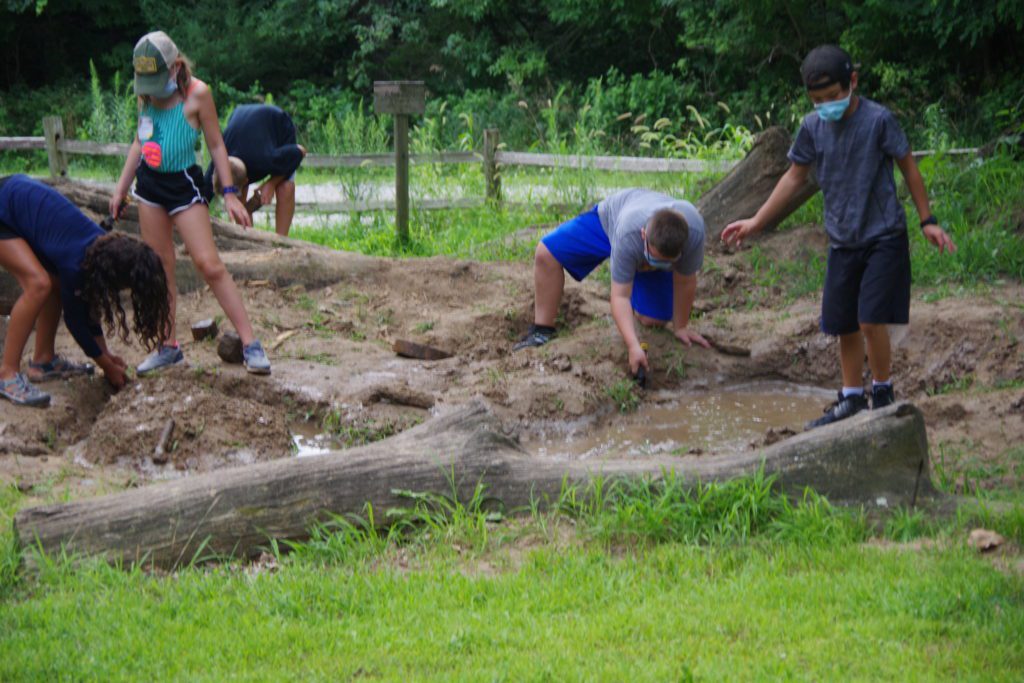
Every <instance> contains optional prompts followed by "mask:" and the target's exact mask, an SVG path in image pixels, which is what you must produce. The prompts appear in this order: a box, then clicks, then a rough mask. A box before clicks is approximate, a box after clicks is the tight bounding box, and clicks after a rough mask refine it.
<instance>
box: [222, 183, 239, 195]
mask: <svg viewBox="0 0 1024 683" xmlns="http://www.w3.org/2000/svg"><path fill="white" fill-rule="evenodd" d="M220 193H221V194H222V195H224V196H225V197H226V196H228V195H229V194H238V188H237V187H235V186H234V185H228V186H227V187H225V188H224V189H223V190H221V191H220Z"/></svg>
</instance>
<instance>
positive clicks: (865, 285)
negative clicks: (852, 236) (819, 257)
mask: <svg viewBox="0 0 1024 683" xmlns="http://www.w3.org/2000/svg"><path fill="white" fill-rule="evenodd" d="M909 322H910V240H909V238H908V237H907V233H906V232H903V233H901V234H899V235H895V236H893V237H885V238H882V239H879V240H876V241H875V242H872V243H871V244H869V245H867V246H864V247H858V248H856V249H841V248H830V249H829V250H828V268H827V270H826V271H825V292H824V294H823V295H822V297H821V331H822V332H824V333H825V334H830V335H841V334H850V333H851V332H856V331H857V330H859V329H860V323H875V324H885V325H906V324H907V323H909Z"/></svg>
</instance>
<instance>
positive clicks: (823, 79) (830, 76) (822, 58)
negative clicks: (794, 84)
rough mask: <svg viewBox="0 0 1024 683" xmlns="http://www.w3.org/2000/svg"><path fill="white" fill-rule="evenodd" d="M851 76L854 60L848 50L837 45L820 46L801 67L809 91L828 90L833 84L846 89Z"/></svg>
mask: <svg viewBox="0 0 1024 683" xmlns="http://www.w3.org/2000/svg"><path fill="white" fill-rule="evenodd" d="M851 74H853V60H852V59H850V55H849V54H848V53H847V52H846V50H844V49H843V48H841V47H838V46H836V45H819V46H818V47H816V48H814V49H813V50H811V51H810V53H809V54H808V55H807V57H805V58H804V63H803V64H802V65H800V76H801V77H802V78H803V79H804V87H806V88H807V89H808V90H819V89H821V88H827V87H828V86H830V85H832V84H833V83H839V84H841V85H842V86H843V87H844V88H845V87H846V86H847V85H849V84H850V75H851Z"/></svg>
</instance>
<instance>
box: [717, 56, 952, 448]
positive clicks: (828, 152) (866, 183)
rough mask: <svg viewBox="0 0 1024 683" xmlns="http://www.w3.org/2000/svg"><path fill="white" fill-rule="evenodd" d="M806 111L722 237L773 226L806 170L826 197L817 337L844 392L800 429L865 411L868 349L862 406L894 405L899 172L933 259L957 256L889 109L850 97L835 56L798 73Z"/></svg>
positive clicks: (905, 281)
mask: <svg viewBox="0 0 1024 683" xmlns="http://www.w3.org/2000/svg"><path fill="white" fill-rule="evenodd" d="M800 75H801V76H802V78H803V82H804V86H805V87H806V88H807V94H808V96H809V97H810V98H811V101H812V102H813V103H814V109H815V113H813V114H808V115H807V117H806V118H804V120H803V123H802V124H801V126H800V130H799V132H798V133H797V136H796V141H795V142H794V143H793V146H792V148H791V149H790V151H789V159H790V161H792V162H793V163H792V165H791V166H790V168H789V170H788V171H786V173H785V174H784V175H783V176H782V178H780V179H779V182H778V184H777V185H776V186H775V189H774V190H773V191H772V194H771V196H770V197H769V198H768V200H767V201H765V203H764V204H763V205H762V206H761V208H760V209H759V210H758V212H757V214H756V215H755V216H754V217H753V218H748V219H746V220H741V221H736V222H735V223H731V224H729V225H728V226H727V227H726V228H725V230H723V231H722V239H723V240H724V241H725V242H727V243H730V244H734V245H738V244H740V243H741V242H742V241H743V239H744V238H745V237H747V236H749V235H752V234H754V233H756V232H758V231H760V230H761V229H763V228H764V226H765V225H768V224H770V223H772V222H774V220H775V218H776V217H777V216H779V214H780V213H781V211H782V209H783V207H785V206H786V204H787V203H788V202H789V201H790V199H791V198H792V197H793V196H794V195H795V194H796V192H797V191H798V189H799V188H801V187H802V186H803V184H804V181H805V180H806V178H807V175H808V172H809V169H810V168H811V166H812V165H814V166H815V173H816V175H817V179H818V184H819V185H820V186H821V191H822V194H823V195H824V198H825V230H826V232H827V233H828V237H829V253H828V267H827V271H826V274H825V290H824V293H823V296H822V302H821V330H822V332H824V333H825V334H829V335H837V336H838V337H839V353H840V364H841V366H842V373H843V388H842V390H841V391H840V392H839V400H838V401H837V402H836V403H835V405H833V406H831V407H830V408H829V409H828V410H827V411H826V413H825V414H824V415H823V416H822V417H820V418H818V419H817V420H814V421H813V422H811V423H809V424H808V425H807V427H808V428H809V429H810V428H813V427H819V426H821V425H825V424H829V423H831V422H835V421H837V420H842V419H844V418H847V417H850V416H851V415H854V414H856V413H858V412H860V411H861V410H864V409H866V408H867V407H868V400H867V397H866V396H865V395H864V387H863V384H862V371H863V363H864V349H865V344H866V346H867V356H868V367H869V368H870V369H871V378H872V388H871V407H872V408H881V407H884V406H887V405H889V404H891V403H892V402H893V401H895V395H894V392H893V388H892V380H891V378H890V371H891V359H892V354H891V349H890V344H889V332H888V328H887V325H906V324H907V323H908V322H909V317H910V246H909V241H908V236H907V218H906V215H905V212H904V211H903V206H902V205H901V203H900V201H899V197H898V196H897V194H896V183H895V180H894V179H893V171H892V167H893V162H894V161H895V163H896V165H897V166H899V168H900V172H901V173H902V174H903V179H904V180H905V181H906V183H907V188H908V189H909V190H910V195H911V197H912V198H913V200H914V206H915V207H916V208H917V213H918V216H919V218H920V221H921V229H922V230H923V232H924V236H925V238H926V239H928V241H929V242H931V243H932V244H934V245H935V246H936V247H938V249H939V251H940V252H945V251H946V250H948V251H949V252H950V253H953V252H954V251H956V246H955V245H954V244H953V241H952V240H951V239H950V238H949V235H947V234H946V232H945V231H944V230H943V229H942V228H941V227H939V224H938V221H937V220H936V219H935V217H934V216H933V215H932V214H931V209H930V208H929V205H928V194H927V192H926V191H925V187H924V181H923V180H922V178H921V173H920V171H918V168H917V164H916V163H915V162H914V157H913V156H912V154H911V151H910V145H909V144H908V143H907V138H906V136H905V135H904V134H903V131H902V130H901V129H900V126H899V123H897V121H896V118H895V117H894V116H893V115H892V112H890V111H889V110H888V109H886V108H885V107H883V106H882V105H880V104H878V103H876V102H873V101H871V100H869V99H866V98H864V97H860V96H858V95H856V94H855V91H856V89H857V72H856V71H855V70H854V68H853V63H852V61H851V59H850V55H848V54H847V53H846V52H845V51H844V50H842V49H840V48H838V47H836V46H834V45H823V46H821V47H817V48H815V49H814V50H812V51H811V52H810V54H808V55H807V58H806V59H805V60H804V63H803V65H802V66H801V68H800Z"/></svg>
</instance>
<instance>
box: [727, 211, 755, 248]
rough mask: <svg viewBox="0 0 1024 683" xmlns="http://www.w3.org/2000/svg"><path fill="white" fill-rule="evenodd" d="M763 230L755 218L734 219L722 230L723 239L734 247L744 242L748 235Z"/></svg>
mask: <svg viewBox="0 0 1024 683" xmlns="http://www.w3.org/2000/svg"><path fill="white" fill-rule="evenodd" d="M760 231H761V226H760V225H758V224H757V222H756V221H755V220H754V219H753V218H746V219H744V220H741V221H734V222H732V223H730V224H729V225H727V226H725V230H723V231H722V241H723V242H725V243H726V244H728V245H729V246H732V247H738V246H739V245H741V244H743V240H745V239H746V238H747V237H749V236H751V235H753V234H755V233H758V232H760Z"/></svg>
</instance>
